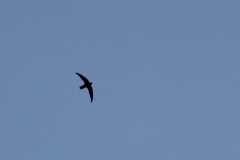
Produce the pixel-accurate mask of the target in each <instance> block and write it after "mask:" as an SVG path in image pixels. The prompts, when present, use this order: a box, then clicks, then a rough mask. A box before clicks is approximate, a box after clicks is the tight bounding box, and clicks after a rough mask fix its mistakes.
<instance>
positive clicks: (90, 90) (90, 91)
mask: <svg viewBox="0 0 240 160" xmlns="http://www.w3.org/2000/svg"><path fill="white" fill-rule="evenodd" d="M87 88H88V92H89V95H90V97H91V102H92V100H93V89H92V86H88V87H87Z"/></svg>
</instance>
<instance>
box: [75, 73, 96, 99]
mask: <svg viewBox="0 0 240 160" xmlns="http://www.w3.org/2000/svg"><path fill="white" fill-rule="evenodd" d="M76 74H77V75H78V76H79V77H80V78H81V79H82V80H83V82H84V85H82V86H80V87H79V88H80V89H84V88H87V89H88V92H89V95H90V97H91V102H92V100H93V89H92V82H89V81H88V79H87V78H86V77H84V76H83V75H81V74H79V73H77V72H76Z"/></svg>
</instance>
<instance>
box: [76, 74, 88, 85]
mask: <svg viewBox="0 0 240 160" xmlns="http://www.w3.org/2000/svg"><path fill="white" fill-rule="evenodd" d="M76 74H77V75H78V76H79V77H80V78H81V79H82V80H83V81H84V83H89V81H88V79H87V78H86V77H84V76H83V75H81V74H79V73H77V72H76Z"/></svg>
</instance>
